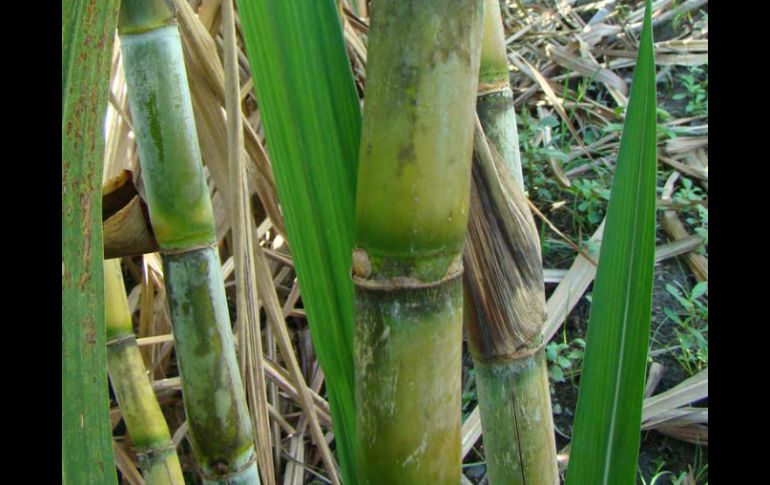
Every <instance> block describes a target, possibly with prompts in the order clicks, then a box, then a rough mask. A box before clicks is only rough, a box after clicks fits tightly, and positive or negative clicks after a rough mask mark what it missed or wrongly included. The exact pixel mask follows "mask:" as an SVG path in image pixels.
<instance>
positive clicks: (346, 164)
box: [238, 0, 361, 484]
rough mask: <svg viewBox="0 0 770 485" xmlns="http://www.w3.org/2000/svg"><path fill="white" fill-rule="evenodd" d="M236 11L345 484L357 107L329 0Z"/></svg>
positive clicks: (349, 466)
mask: <svg viewBox="0 0 770 485" xmlns="http://www.w3.org/2000/svg"><path fill="white" fill-rule="evenodd" d="M238 7H239V11H240V15H241V26H242V28H243V34H244V39H245V42H246V51H247V54H248V57H249V61H250V63H251V70H252V75H253V76H254V85H255V88H256V93H257V99H258V102H259V108H260V115H261V117H262V121H263V122H264V125H265V135H266V137H267V149H268V151H269V152H270V159H271V162H272V167H273V171H274V173H275V179H276V184H277V186H278V193H279V198H280V200H281V208H282V211H283V214H284V218H285V222H286V231H287V236H288V239H289V245H290V246H291V250H292V255H293V258H294V263H295V267H296V271H297V277H298V279H299V285H300V287H301V288H302V301H303V303H304V305H305V309H306V311H307V316H308V322H309V325H310V330H311V334H312V338H313V345H314V348H315V350H316V353H317V355H318V360H319V362H320V364H321V367H322V368H323V371H324V373H325V375H326V385H327V390H328V395H329V405H330V407H331V414H332V420H333V423H334V434H335V438H336V447H337V453H338V456H339V461H340V466H341V469H342V476H343V479H344V482H345V483H346V484H353V483H355V470H354V468H353V466H354V462H353V457H354V455H353V450H354V448H353V445H354V441H353V440H354V439H355V428H354V426H355V402H354V394H353V385H354V381H353V285H352V281H351V278H350V267H351V256H350V255H351V253H352V249H353V228H354V207H355V194H356V174H357V162H358V146H359V137H360V132H361V112H360V107H359V104H358V97H357V94H356V89H355V85H354V83H353V75H352V72H351V68H350V64H349V60H348V57H347V51H346V49H345V44H344V39H343V34H342V29H341V24H340V20H339V17H338V14H337V9H336V4H335V2H334V1H333V0H316V1H312V2H302V6H298V5H296V4H295V2H284V1H280V2H276V1H273V0H249V1H245V0H239V1H238Z"/></svg>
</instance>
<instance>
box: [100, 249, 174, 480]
mask: <svg viewBox="0 0 770 485" xmlns="http://www.w3.org/2000/svg"><path fill="white" fill-rule="evenodd" d="M104 313H105V323H106V327H107V366H108V369H109V373H110V381H111V382H112V389H113V390H114V391H115V396H116V398H117V400H118V405H119V406H120V412H121V414H123V421H125V423H126V428H127V429H128V433H129V434H130V435H131V443H132V446H133V449H134V451H135V452H136V454H137V456H138V457H139V466H140V467H141V468H142V472H143V475H144V480H145V481H146V482H147V484H148V485H154V484H159V485H166V484H175V485H176V484H178V485H183V484H184V478H183V477H182V469H181V467H180V465H179V457H178V456H177V454H176V448H175V447H174V444H173V441H171V433H169V430H168V425H167V424H166V420H165V419H164V417H163V413H162V412H161V410H160V406H159V405H158V401H157V399H155V393H154V392H153V390H152V386H151V385H150V380H149V378H148V377H147V370H146V369H145V367H144V362H143V361H142V355H141V353H140V352H139V346H138V345H137V344H136V336H135V335H134V330H133V327H132V325H131V313H130V312H129V310H128V299H127V298H126V288H125V285H124V284H123V275H122V273H121V271H120V260H117V259H110V260H106V261H105V262H104Z"/></svg>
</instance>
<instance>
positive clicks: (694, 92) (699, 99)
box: [672, 66, 709, 116]
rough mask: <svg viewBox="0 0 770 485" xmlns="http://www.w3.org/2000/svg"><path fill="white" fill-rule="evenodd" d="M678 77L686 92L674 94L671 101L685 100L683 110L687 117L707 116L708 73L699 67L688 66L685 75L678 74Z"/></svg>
mask: <svg viewBox="0 0 770 485" xmlns="http://www.w3.org/2000/svg"><path fill="white" fill-rule="evenodd" d="M678 77H679V81H680V82H681V83H682V86H683V87H684V88H685V90H686V91H687V92H686V93H676V94H674V95H673V96H672V99H675V100H682V99H686V100H687V106H685V109H684V110H685V112H686V113H687V114H689V115H693V116H700V115H708V112H709V99H708V73H706V71H704V70H703V68H702V67H700V66H690V68H689V69H688V72H687V73H685V74H680V75H679V76H678Z"/></svg>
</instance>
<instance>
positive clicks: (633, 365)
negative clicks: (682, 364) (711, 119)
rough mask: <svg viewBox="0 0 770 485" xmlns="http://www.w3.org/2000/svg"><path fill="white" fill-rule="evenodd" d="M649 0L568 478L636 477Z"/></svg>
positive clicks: (647, 231) (644, 313) (645, 329)
mask: <svg viewBox="0 0 770 485" xmlns="http://www.w3.org/2000/svg"><path fill="white" fill-rule="evenodd" d="M650 12H651V6H650V0H647V8H646V13H645V18H644V26H643V28H642V36H641V42H640V45H639V54H638V57H637V62H636V69H635V72H634V78H633V83H632V87H631V99H630V101H629V105H628V111H627V115H626V121H625V125H624V128H623V135H622V137H621V142H620V153H619V154H618V162H617V170H616V173H615V180H614V182H613V188H612V194H611V197H610V202H609V207H608V209H607V223H606V229H605V232H604V241H603V243H602V249H601V255H600V259H599V267H598V272H597V277H596V283H595V286H594V293H593V303H592V306H591V315H590V318H589V324H588V336H587V342H586V355H585V361H584V364H583V373H582V377H581V382H580V394H579V396H578V404H577V410H576V415H575V427H574V433H573V436H574V438H573V443H572V456H571V457H570V464H569V468H568V470H567V484H570V485H571V484H578V485H580V484H589V483H590V484H632V483H634V477H635V472H636V460H637V457H638V453H639V439H640V422H641V412H642V398H643V392H644V371H645V362H646V356H647V345H648V340H649V332H650V309H651V304H652V272H653V260H654V257H655V173H656V167H655V165H656V158H655V146H656V144H655V131H656V118H655V109H656V101H655V61H654V57H653V45H652V24H651V15H650Z"/></svg>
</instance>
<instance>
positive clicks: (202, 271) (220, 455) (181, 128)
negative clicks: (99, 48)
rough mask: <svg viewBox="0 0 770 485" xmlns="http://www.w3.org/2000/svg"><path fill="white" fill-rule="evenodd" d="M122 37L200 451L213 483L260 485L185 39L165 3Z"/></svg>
mask: <svg viewBox="0 0 770 485" xmlns="http://www.w3.org/2000/svg"><path fill="white" fill-rule="evenodd" d="M118 29H119V32H120V40H121V52H122V55H123V61H124V67H125V71H126V83H127V86H128V98H129V104H130V107H131V113H132V116H133V122H134V129H135V135H136V138H137V144H138V147H139V159H140V162H141V164H142V174H143V177H144V184H145V191H146V194H147V203H148V206H149V210H150V219H151V221H152V226H153V230H154V232H155V236H156V238H157V240H158V245H159V246H160V250H161V253H162V256H163V267H164V273H165V281H166V287H167V288H166V289H167V292H168V299H169V308H170V311H171V321H172V324H173V327H174V339H175V349H176V355H177V360H178V363H179V369H180V375H181V378H182V392H183V396H184V404H185V411H186V414H187V422H188V424H189V435H188V436H189V439H190V443H191V445H192V448H193V453H194V455H195V458H196V461H197V464H198V466H199V468H200V471H201V474H202V475H203V478H204V481H205V482H206V483H230V484H235V483H244V484H245V483H258V482H259V477H258V475H257V468H256V463H255V457H254V446H253V437H252V428H251V420H250V417H249V414H248V409H247V407H246V400H245V397H244V391H243V385H242V383H241V378H240V374H239V372H238V366H237V362H236V358H235V350H234V346H233V335H232V330H231V326H230V318H229V314H228V309H227V304H226V300H225V292H224V284H223V282H222V274H221V266H220V261H219V256H218V254H217V251H216V248H215V247H214V246H213V244H214V243H215V239H216V233H215V228H214V219H213V213H212V207H211V199H210V197H209V193H208V188H207V187H206V183H205V179H204V177H203V167H202V164H201V157H200V148H199V146H198V139H197V135H196V132H195V123H194V119H193V113H192V104H191V101H190V93H189V89H188V86H187V77H186V73H185V67H184V61H183V57H182V48H181V43H180V40H179V31H178V29H177V26H176V22H175V21H174V19H173V15H172V14H171V12H170V11H169V10H168V7H167V5H166V3H165V2H164V1H163V0H152V1H139V0H124V1H123V2H122V4H121V12H120V20H119V25H118Z"/></svg>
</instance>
